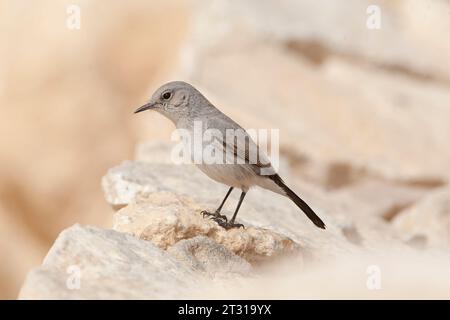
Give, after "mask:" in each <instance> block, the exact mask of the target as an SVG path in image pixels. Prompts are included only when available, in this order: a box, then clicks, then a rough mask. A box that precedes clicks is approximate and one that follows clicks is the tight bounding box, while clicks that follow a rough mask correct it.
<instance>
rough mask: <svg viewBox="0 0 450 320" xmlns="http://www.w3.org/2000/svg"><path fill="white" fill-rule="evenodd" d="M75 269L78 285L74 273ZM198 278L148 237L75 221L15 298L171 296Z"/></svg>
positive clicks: (190, 286)
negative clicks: (137, 237)
mask: <svg viewBox="0 0 450 320" xmlns="http://www.w3.org/2000/svg"><path fill="white" fill-rule="evenodd" d="M78 271H79V275H80V278H79V279H80V281H79V289H77V281H76V280H74V278H73V277H76V275H77V274H78ZM200 280H201V279H200V278H199V276H198V275H197V274H196V273H195V272H194V271H193V269H191V268H190V267H188V266H187V265H186V264H183V263H181V262H178V261H177V260H176V259H175V258H173V257H172V256H170V255H169V254H167V253H166V252H164V251H162V250H161V249H159V248H157V247H156V246H154V245H153V244H152V243H150V242H148V241H141V240H138V239H136V238H134V237H132V236H129V235H127V234H124V233H120V232H117V231H112V230H103V229H98V228H95V227H88V226H86V227H82V226H79V225H75V226H73V227H71V228H69V229H67V230H65V231H63V232H62V233H61V234H60V235H59V237H58V239H57V240H56V241H55V243H54V245H53V247H52V248H51V249H50V251H49V253H48V254H47V256H46V258H45V259H44V262H43V264H42V266H40V267H37V268H35V269H34V270H32V271H31V272H30V273H29V274H28V276H27V279H26V280H25V283H24V285H23V287H22V290H21V292H20V295H19V298H21V299H152V298H176V297H182V296H183V294H186V291H187V290H188V288H189V290H191V289H193V288H195V286H196V285H200V282H199V281H200ZM68 284H69V285H68Z"/></svg>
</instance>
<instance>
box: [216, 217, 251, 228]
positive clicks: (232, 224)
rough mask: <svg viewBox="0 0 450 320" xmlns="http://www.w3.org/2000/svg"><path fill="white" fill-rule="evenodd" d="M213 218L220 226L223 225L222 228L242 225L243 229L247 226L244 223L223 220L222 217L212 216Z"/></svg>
mask: <svg viewBox="0 0 450 320" xmlns="http://www.w3.org/2000/svg"><path fill="white" fill-rule="evenodd" d="M211 220H213V221H215V222H217V224H218V225H219V226H221V227H222V228H224V229H226V230H229V229H233V228H240V227H242V228H243V229H245V226H244V225H243V224H242V223H234V222H231V221H230V222H228V221H223V220H222V219H220V218H211Z"/></svg>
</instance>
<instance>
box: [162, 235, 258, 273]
mask: <svg viewBox="0 0 450 320" xmlns="http://www.w3.org/2000/svg"><path fill="white" fill-rule="evenodd" d="M167 252H168V253H169V254H170V255H172V256H174V257H176V259H177V260H178V261H183V262H184V263H186V264H188V265H189V266H190V267H191V268H192V269H194V270H196V271H201V272H205V273H207V274H208V275H209V276H210V277H212V278H215V277H216V276H222V275H225V276H227V277H235V276H236V274H238V275H249V273H250V271H251V265H250V264H249V263H248V262H247V261H245V260H244V259H242V258H240V257H238V256H237V255H235V254H233V253H232V252H231V251H229V250H227V249H226V248H225V247H224V246H222V245H220V244H218V243H217V242H215V241H214V240H212V239H210V238H208V237H205V236H196V237H194V238H190V239H186V240H181V241H179V242H177V243H176V244H175V245H174V246H172V247H170V248H169V249H168V250H167Z"/></svg>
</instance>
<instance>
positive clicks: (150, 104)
mask: <svg viewBox="0 0 450 320" xmlns="http://www.w3.org/2000/svg"><path fill="white" fill-rule="evenodd" d="M154 106H155V103H153V102H149V103H146V104H144V105H143V106H142V107H139V108H137V109H136V111H134V113H139V112H142V111H145V110H148V109H151V108H153V107H154Z"/></svg>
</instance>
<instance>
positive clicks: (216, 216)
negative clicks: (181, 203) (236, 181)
mask: <svg viewBox="0 0 450 320" xmlns="http://www.w3.org/2000/svg"><path fill="white" fill-rule="evenodd" d="M231 191H233V187H230V189H229V190H228V192H227V194H226V195H225V198H224V199H223V200H222V203H221V204H220V206H219V207H218V208H217V210H216V212H214V213H211V212H208V211H206V210H203V211H202V214H203V218H204V217H205V216H206V217H211V219H222V220H225V221H227V220H228V219H227V216H225V215H223V214H220V211H221V210H222V207H223V205H224V204H225V201H227V198H228V196H229V195H230V194H231Z"/></svg>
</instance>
